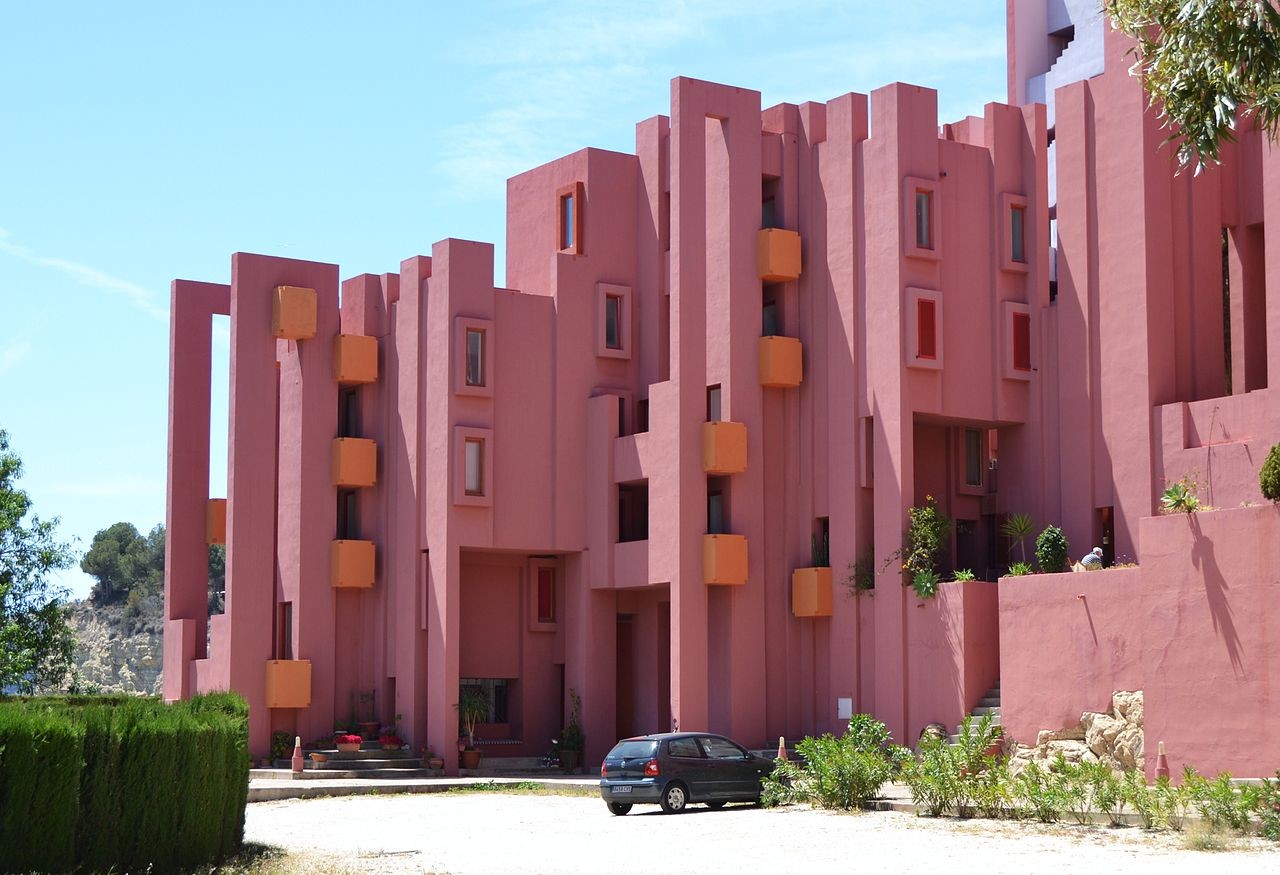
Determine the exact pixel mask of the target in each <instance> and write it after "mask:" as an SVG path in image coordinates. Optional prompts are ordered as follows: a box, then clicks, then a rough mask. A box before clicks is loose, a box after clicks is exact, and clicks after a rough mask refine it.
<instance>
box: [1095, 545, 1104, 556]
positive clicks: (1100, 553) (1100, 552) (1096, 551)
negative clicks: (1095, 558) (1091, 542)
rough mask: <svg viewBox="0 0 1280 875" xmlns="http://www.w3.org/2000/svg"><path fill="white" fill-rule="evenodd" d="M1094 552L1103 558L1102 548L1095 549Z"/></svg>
mask: <svg viewBox="0 0 1280 875" xmlns="http://www.w3.org/2000/svg"><path fill="white" fill-rule="evenodd" d="M1093 552H1095V553H1097V554H1098V555H1099V556H1101V555H1102V548H1101V547H1094V548H1093Z"/></svg>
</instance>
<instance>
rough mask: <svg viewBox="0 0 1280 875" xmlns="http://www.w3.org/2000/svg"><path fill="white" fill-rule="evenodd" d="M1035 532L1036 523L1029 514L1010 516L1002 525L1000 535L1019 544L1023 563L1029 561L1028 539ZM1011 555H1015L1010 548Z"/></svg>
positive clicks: (1019, 552) (1019, 553)
mask: <svg viewBox="0 0 1280 875" xmlns="http://www.w3.org/2000/svg"><path fill="white" fill-rule="evenodd" d="M1034 530H1035V522H1034V521H1033V520H1032V519H1031V514H1028V513H1015V514H1010V515H1009V516H1007V517H1005V518H1004V522H1003V523H1001V524H1000V534H1002V535H1004V536H1005V537H1006V538H1010V539H1012V540H1014V541H1017V542H1018V555H1019V556H1021V557H1022V561H1023V562H1026V561H1027V538H1029V537H1031V533H1032V532H1033V531H1034ZM1009 553H1010V554H1012V553H1013V548H1012V547H1010V548H1009Z"/></svg>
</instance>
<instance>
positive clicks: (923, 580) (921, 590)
mask: <svg viewBox="0 0 1280 875" xmlns="http://www.w3.org/2000/svg"><path fill="white" fill-rule="evenodd" d="M941 579H942V578H941V576H940V575H939V574H938V572H936V571H932V570H929V571H917V572H916V573H915V576H914V577H912V578H911V589H912V590H914V591H915V594H916V595H917V596H919V597H920V598H922V599H931V598H933V597H934V596H936V595H937V594H938V582H939V581H940V580H941Z"/></svg>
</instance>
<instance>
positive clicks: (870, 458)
mask: <svg viewBox="0 0 1280 875" xmlns="http://www.w3.org/2000/svg"><path fill="white" fill-rule="evenodd" d="M875 425H876V424H875V418H874V417H871V416H864V417H862V471H861V472H860V473H861V475H862V477H861V482H862V485H863V486H865V487H867V488H870V487H871V485H872V484H873V483H874V482H875V481H874V475H875V470H876V469H875V446H876V443H875V442H876V428H875Z"/></svg>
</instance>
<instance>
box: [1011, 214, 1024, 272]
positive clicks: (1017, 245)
mask: <svg viewBox="0 0 1280 875" xmlns="http://www.w3.org/2000/svg"><path fill="white" fill-rule="evenodd" d="M1026 218H1027V209H1026V207H1020V206H1015V207H1013V208H1012V209H1011V210H1010V211H1009V225H1010V227H1009V234H1010V247H1009V251H1010V253H1011V256H1010V257H1011V258H1012V259H1013V260H1014V261H1017V262H1021V263H1024V264H1025V263H1026V260H1027V252H1026V244H1025V242H1024V223H1025V222H1026Z"/></svg>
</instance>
